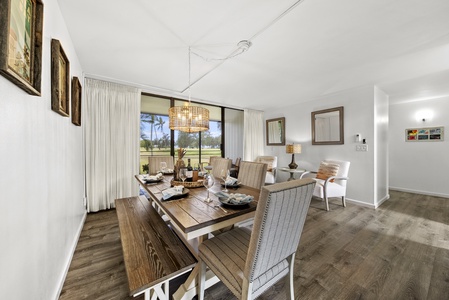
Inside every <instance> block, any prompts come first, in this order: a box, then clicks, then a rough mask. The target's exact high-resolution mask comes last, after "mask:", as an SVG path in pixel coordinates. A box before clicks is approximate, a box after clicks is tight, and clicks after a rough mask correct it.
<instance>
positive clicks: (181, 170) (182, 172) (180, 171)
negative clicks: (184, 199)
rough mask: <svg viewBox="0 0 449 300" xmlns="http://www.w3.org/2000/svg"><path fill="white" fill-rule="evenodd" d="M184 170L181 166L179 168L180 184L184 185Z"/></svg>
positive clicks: (185, 175) (185, 176)
mask: <svg viewBox="0 0 449 300" xmlns="http://www.w3.org/2000/svg"><path fill="white" fill-rule="evenodd" d="M186 171H187V169H186V168H182V169H180V170H179V178H181V180H182V185H184V180H186V178H187V174H186Z"/></svg>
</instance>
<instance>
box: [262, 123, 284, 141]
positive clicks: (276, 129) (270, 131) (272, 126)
mask: <svg viewBox="0 0 449 300" xmlns="http://www.w3.org/2000/svg"><path fill="white" fill-rule="evenodd" d="M266 131H267V145H274V146H276V145H277V146H283V145H285V118H284V117H282V118H277V119H270V120H267V128H266Z"/></svg>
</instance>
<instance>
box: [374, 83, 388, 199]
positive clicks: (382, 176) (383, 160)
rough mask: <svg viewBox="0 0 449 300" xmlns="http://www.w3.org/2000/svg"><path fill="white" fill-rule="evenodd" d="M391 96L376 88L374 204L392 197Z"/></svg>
mask: <svg viewBox="0 0 449 300" xmlns="http://www.w3.org/2000/svg"><path fill="white" fill-rule="evenodd" d="M388 100H389V98H388V95H387V94H385V92H383V91H382V90H380V89H379V88H377V87H375V88H374V112H375V113H374V141H375V142H374V147H373V150H374V172H375V175H374V180H375V182H374V187H375V190H374V192H375V194H374V206H375V207H378V206H379V205H381V204H382V202H384V201H385V200H387V199H389V198H390V194H389V191H388V188H389V182H388V124H389V122H388V121H389V120H388V108H389V101H388Z"/></svg>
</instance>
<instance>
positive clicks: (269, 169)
mask: <svg viewBox="0 0 449 300" xmlns="http://www.w3.org/2000/svg"><path fill="white" fill-rule="evenodd" d="M258 162H261V163H264V164H267V172H273V162H274V158H259V160H258Z"/></svg>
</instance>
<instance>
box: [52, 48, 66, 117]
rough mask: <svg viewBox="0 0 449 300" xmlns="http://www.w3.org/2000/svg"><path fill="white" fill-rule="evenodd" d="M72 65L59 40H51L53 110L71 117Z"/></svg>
mask: <svg viewBox="0 0 449 300" xmlns="http://www.w3.org/2000/svg"><path fill="white" fill-rule="evenodd" d="M69 82H70V63H69V60H68V59H67V55H65V52H64V50H63V49H62V46H61V43H60V42H59V40H56V39H52V40H51V109H52V110H53V111H55V112H57V113H58V114H60V115H62V116H65V117H68V116H69V115H70V107H69V102H70V86H69Z"/></svg>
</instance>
